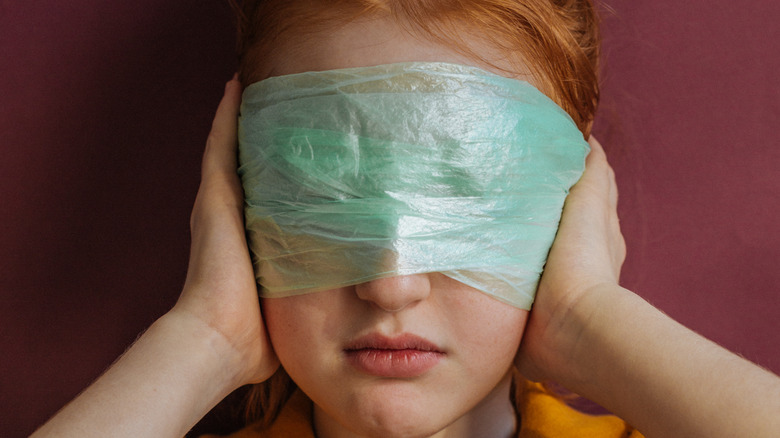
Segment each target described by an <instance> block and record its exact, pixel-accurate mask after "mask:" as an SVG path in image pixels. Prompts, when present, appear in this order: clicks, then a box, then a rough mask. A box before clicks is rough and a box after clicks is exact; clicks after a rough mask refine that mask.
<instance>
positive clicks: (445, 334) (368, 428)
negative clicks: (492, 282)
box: [260, 18, 528, 438]
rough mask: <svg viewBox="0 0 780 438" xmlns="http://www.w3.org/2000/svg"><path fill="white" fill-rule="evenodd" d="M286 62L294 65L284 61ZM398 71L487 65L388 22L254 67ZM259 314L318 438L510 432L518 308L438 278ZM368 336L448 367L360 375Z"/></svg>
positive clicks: (280, 305)
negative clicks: (434, 348) (441, 355)
mask: <svg viewBox="0 0 780 438" xmlns="http://www.w3.org/2000/svg"><path fill="white" fill-rule="evenodd" d="M469 41H470V42H471V44H472V45H474V46H477V47H479V42H478V41H475V40H474V41H471V40H469ZM481 51H482V52H483V53H487V52H489V50H488V47H481ZM291 52H297V53H299V54H301V55H302V56H295V57H291V56H284V55H283V54H286V53H291ZM402 61H445V62H454V63H461V64H469V65H478V66H480V67H483V68H485V67H486V65H484V64H477V63H475V62H474V61H472V60H469V59H467V58H465V57H464V56H462V55H460V54H459V53H457V52H456V51H454V50H453V49H451V48H450V47H447V46H444V45H441V44H436V43H433V42H430V41H426V40H422V39H420V38H417V37H415V36H413V35H411V34H410V33H408V32H407V31H405V30H404V29H403V28H402V27H400V26H399V25H398V24H397V23H396V22H395V21H393V20H392V19H389V18H373V19H362V20H357V21H353V22H350V23H347V24H345V25H343V26H339V27H338V29H335V30H333V31H328V32H322V33H316V34H313V35H311V34H310V35H306V37H299V36H294V35H291V36H290V37H289V38H286V39H284V40H283V41H282V42H281V44H280V45H278V47H277V48H276V50H275V51H274V52H273V54H271V55H270V56H269V59H268V62H266V63H263V65H262V66H260V69H261V70H262V71H267V72H268V73H267V74H268V75H282V74H292V73H300V72H305V71H314V70H330V69H337V68H349V67H363V66H371V65H377V64H386V63H392V62H402ZM493 61H500V60H498V59H493ZM262 305H263V309H264V313H265V321H266V324H267V327H268V331H269V333H270V336H271V340H272V343H273V345H274V348H275V351H276V353H277V355H278V357H279V359H280V361H281V363H282V365H283V366H284V368H285V370H286V371H287V373H288V374H289V375H290V376H291V377H292V379H293V380H294V381H295V382H296V383H297V384H298V386H299V387H300V388H301V389H302V390H303V391H304V392H305V393H306V394H307V395H308V396H309V397H310V398H311V399H312V400H313V401H314V403H315V420H316V421H315V426H316V429H317V433H318V436H321V437H323V438H329V437H347V436H376V437H379V436H381V437H392V436H398V437H410V436H448V437H456V436H474V434H475V433H480V434H483V436H509V435H511V434H512V432H513V431H514V429H515V417H516V416H515V413H514V410H513V408H512V405H511V403H510V400H509V390H510V385H511V379H510V377H509V374H508V373H509V372H510V369H511V367H512V362H513V359H514V357H515V355H516V354H517V349H518V346H519V344H520V339H521V336H522V333H523V327H524V326H525V322H526V318H527V314H528V312H527V311H525V310H521V309H517V308H514V307H511V306H509V305H507V304H505V303H502V302H499V301H497V300H495V299H494V298H492V297H490V296H488V295H486V294H484V293H482V292H479V291H478V290H476V289H473V288H470V287H468V286H466V285H464V284H462V283H459V282H457V281H455V280H452V279H450V278H448V277H446V276H444V275H442V274H436V273H433V274H418V275H410V276H403V277H396V278H391V279H380V280H375V281H371V282H369V283H365V284H361V285H358V286H353V287H348V288H342V289H337V290H331V291H325V292H320V293H315V294H305V295H299V296H292V297H286V298H274V299H265V300H263V303H262ZM372 332H379V333H383V334H386V335H397V334H400V333H412V334H415V335H419V336H422V337H424V338H426V339H428V340H430V341H432V342H433V343H435V344H436V345H438V346H440V347H442V348H443V349H444V350H445V351H446V353H447V354H446V358H445V360H444V361H442V363H441V364H439V365H437V366H436V367H435V368H434V369H433V370H431V371H430V372H427V373H425V374H424V375H423V376H420V377H419V378H414V379H406V378H404V379H388V378H377V377H375V376H368V375H366V374H364V373H361V372H359V371H358V370H356V369H355V368H354V367H352V366H351V365H349V363H348V362H347V360H346V358H345V356H344V352H343V348H344V345H345V344H346V343H347V341H348V340H349V339H353V338H355V337H357V336H359V335H361V334H367V333H372ZM443 388H447V390H443Z"/></svg>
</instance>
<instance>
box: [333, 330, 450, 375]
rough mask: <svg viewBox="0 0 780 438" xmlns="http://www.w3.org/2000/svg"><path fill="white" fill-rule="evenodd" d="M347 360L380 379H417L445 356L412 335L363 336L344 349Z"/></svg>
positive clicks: (434, 347)
mask: <svg viewBox="0 0 780 438" xmlns="http://www.w3.org/2000/svg"><path fill="white" fill-rule="evenodd" d="M344 354H345V355H346V358H347V361H348V362H349V363H350V364H351V365H352V366H353V367H355V368H356V369H357V370H358V371H360V372H362V373H365V374H369V375H372V376H377V377H388V378H411V377H418V376H421V375H423V374H425V373H426V372H428V371H429V370H431V369H432V368H434V367H435V366H436V365H438V363H439V362H440V361H441V360H442V359H443V358H444V357H445V356H446V354H445V353H444V352H443V351H442V350H441V349H440V348H439V347H438V346H436V344H434V343H432V342H430V341H428V340H426V339H424V338H421V337H419V336H415V335H411V334H403V335H400V336H396V337H392V338H391V337H387V336H383V335H379V334H371V335H368V336H363V337H361V338H358V339H356V340H355V341H352V342H350V343H349V344H348V345H347V347H346V348H345V349H344Z"/></svg>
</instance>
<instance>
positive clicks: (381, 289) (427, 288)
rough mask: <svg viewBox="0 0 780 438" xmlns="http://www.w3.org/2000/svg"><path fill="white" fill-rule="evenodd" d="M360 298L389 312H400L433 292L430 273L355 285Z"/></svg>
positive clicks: (381, 279)
mask: <svg viewBox="0 0 780 438" xmlns="http://www.w3.org/2000/svg"><path fill="white" fill-rule="evenodd" d="M355 291H356V293H357V296H358V298H360V299H361V300H364V301H369V302H371V303H373V304H374V305H376V306H377V307H379V308H380V309H382V310H385V311H387V312H398V311H400V310H402V309H404V308H406V307H408V306H409V305H411V304H414V303H417V302H419V301H422V300H424V299H426V298H427V297H428V296H429V295H430V293H431V282H430V278H429V277H428V274H412V275H399V276H396V277H388V278H379V279H377V280H371V281H367V282H365V283H360V284H358V285H357V286H355Z"/></svg>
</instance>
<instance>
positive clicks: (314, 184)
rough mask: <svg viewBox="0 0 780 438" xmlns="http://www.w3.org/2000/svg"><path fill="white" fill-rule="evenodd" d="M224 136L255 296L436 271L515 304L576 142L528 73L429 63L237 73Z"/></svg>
mask: <svg viewBox="0 0 780 438" xmlns="http://www.w3.org/2000/svg"><path fill="white" fill-rule="evenodd" d="M239 146H240V148H239V149H240V152H239V160H240V168H239V174H240V175H241V178H242V183H243V186H244V194H245V199H246V205H245V216H246V228H247V231H248V237H249V243H250V249H251V252H252V256H253V262H254V264H255V272H256V276H257V280H258V283H259V284H260V285H261V294H262V295H263V296H265V297H282V296H289V295H295V294H301V293H309V292H316V291H322V290H327V289H333V288H336V287H342V286H348V285H353V284H358V283H362V282H365V281H369V280H372V279H377V278H383V277H389V276H395V275H406V274H415V273H426V272H442V273H444V274H445V275H447V276H450V277H451V278H454V279H456V280H458V281H461V282H463V283H465V284H467V285H469V286H471V287H474V288H476V289H479V290H481V291H483V292H485V293H488V294H490V295H492V296H494V297H496V298H498V299H500V300H502V301H504V302H507V303H509V304H511V305H513V306H516V307H520V308H525V309H529V308H530V306H531V304H532V302H533V297H534V295H535V292H536V287H537V284H538V281H539V277H540V275H541V272H542V268H543V266H544V263H545V261H546V257H547V253H548V252H549V249H550V246H551V245H552V241H553V239H554V237H555V233H556V231H557V227H558V222H559V220H560V215H561V209H562V206H563V201H564V199H565V197H566V195H567V194H568V190H569V189H570V188H571V186H572V185H573V184H574V183H575V182H576V181H577V180H578V179H579V177H580V176H581V174H582V172H583V170H584V161H585V156H586V155H587V153H588V150H589V148H588V145H587V143H586V142H585V141H584V140H583V137H582V134H581V133H580V131H579V130H578V129H577V127H576V125H575V124H574V122H573V121H572V120H571V118H570V117H569V116H568V115H567V114H566V113H565V111H563V110H562V109H561V108H559V107H558V106H557V105H555V103H553V102H552V101H551V100H550V99H549V98H547V97H546V96H545V95H544V94H542V93H541V92H539V91H538V90H536V89H535V88H534V87H533V86H531V85H530V84H528V83H526V82H522V81H517V80H514V79H508V78H504V77H501V76H497V75H494V74H491V73H487V72H485V71H482V70H480V69H477V68H473V67H467V66H461V65H454V64H445V63H403V64H390V65H383V66H377V67H366V68H356V69H344V70H332V71H325V72H312V73H302V74H295V75H288V76H279V77H274V78H270V79H266V80H264V81H261V82H257V83H255V84H252V85H250V86H249V87H247V88H246V90H245V91H244V96H243V101H242V106H241V118H240V122H239Z"/></svg>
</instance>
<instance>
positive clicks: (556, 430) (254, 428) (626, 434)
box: [201, 382, 643, 438]
mask: <svg viewBox="0 0 780 438" xmlns="http://www.w3.org/2000/svg"><path fill="white" fill-rule="evenodd" d="M522 384H523V385H525V388H524V390H522V391H518V397H520V399H519V400H518V410H519V413H520V418H521V419H522V421H521V424H520V430H519V431H518V433H517V437H518V438H548V437H549V438H565V437H577V438H643V437H642V435H641V434H640V433H639V432H637V431H636V430H635V429H634V428H633V427H631V426H629V425H628V424H626V422H625V421H623V420H621V419H619V418H617V417H615V416H612V415H600V416H594V415H588V414H584V413H582V412H579V411H577V410H575V409H574V408H572V407H570V406H568V405H567V404H566V403H564V402H563V401H561V400H560V399H558V398H557V397H555V396H553V395H551V394H550V393H549V392H547V391H546V390H545V389H544V387H543V386H542V385H540V384H538V383H531V382H524V383H522ZM311 419H312V403H311V401H310V400H309V399H308V398H307V397H306V396H305V395H303V393H302V392H300V391H298V392H296V393H295V394H294V395H293V396H292V398H290V400H289V401H288V402H287V404H286V405H285V406H284V408H283V409H282V412H281V413H280V414H279V417H278V418H277V419H276V421H275V422H274V423H273V424H272V425H271V427H269V428H267V429H265V430H262V429H261V428H260V426H259V425H257V424H250V425H249V426H247V427H245V428H244V429H241V430H239V431H238V432H235V433H233V434H231V435H229V436H228V438H314V430H313V429H312V423H311ZM215 437H216V435H205V436H202V437H201V438H215Z"/></svg>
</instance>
